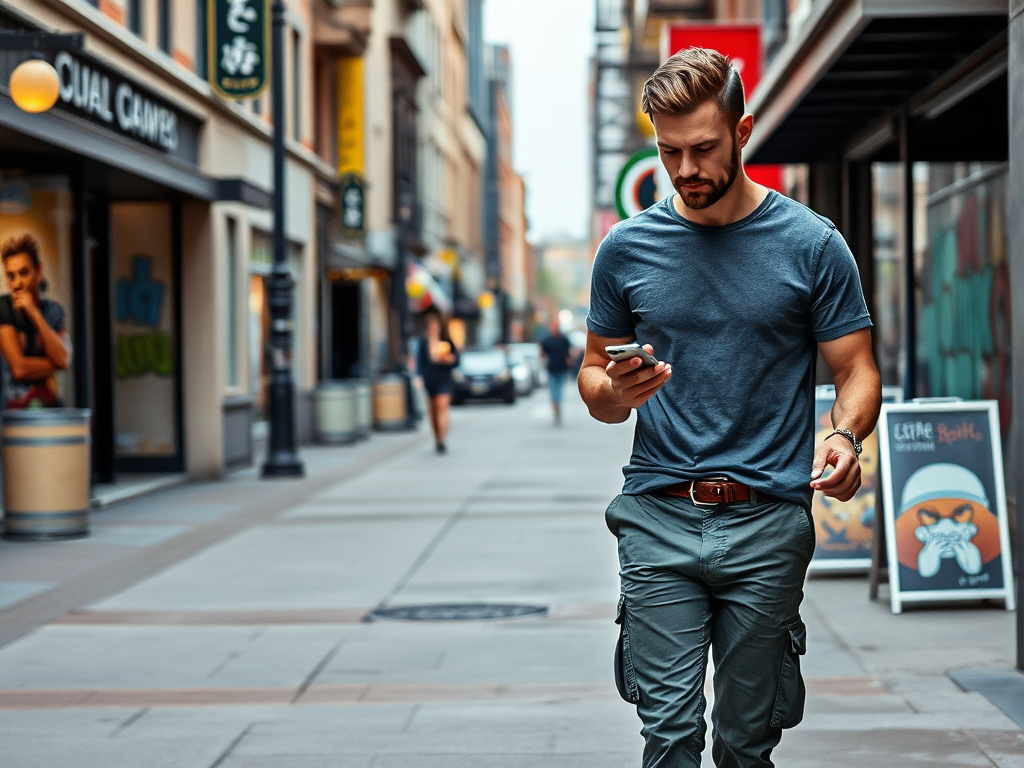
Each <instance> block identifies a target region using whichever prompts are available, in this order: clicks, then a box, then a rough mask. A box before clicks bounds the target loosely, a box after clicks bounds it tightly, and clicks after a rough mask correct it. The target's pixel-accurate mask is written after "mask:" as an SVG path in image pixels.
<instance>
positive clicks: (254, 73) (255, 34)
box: [209, 0, 270, 100]
mask: <svg viewBox="0 0 1024 768" xmlns="http://www.w3.org/2000/svg"><path fill="white" fill-rule="evenodd" d="M209 9H210V10H209V14H210V16H209V30H210V33H209V39H210V50H209V61H210V68H209V72H210V74H209V77H210V85H212V86H213V89H214V90H215V91H217V93H219V94H220V95H221V96H224V97H226V98H229V99H236V100H240V99H254V98H256V97H257V96H259V95H260V94H261V93H262V92H263V89H264V88H266V87H267V84H268V81H269V73H270V68H269V63H270V0H213V2H211V3H210V4H209Z"/></svg>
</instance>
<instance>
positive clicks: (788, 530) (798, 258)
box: [579, 48, 881, 768]
mask: <svg viewBox="0 0 1024 768" xmlns="http://www.w3.org/2000/svg"><path fill="white" fill-rule="evenodd" d="M642 105H643V111H644V112H646V113H647V114H648V115H649V116H650V117H651V120H652V122H653V123H654V128H655V133H656V136H657V141H658V148H659V150H660V153H661V160H662V163H663V165H664V166H665V169H666V171H668V174H669V176H670V177H671V179H672V182H673V186H674V187H675V190H676V194H675V195H672V196H670V197H668V198H666V199H665V200H664V201H662V202H659V203H656V204H655V205H653V206H651V207H650V208H648V209H647V210H646V211H644V212H642V213H640V214H638V215H636V216H634V217H632V218H631V219H629V220H627V221H624V222H622V223H620V224H617V225H616V226H615V227H613V228H612V230H611V232H610V233H609V234H608V236H607V237H606V238H605V240H604V242H603V243H602V244H601V247H600V249H599V250H598V253H597V256H596V259H595V261H594V268H593V278H592V290H591V300H590V315H589V316H588V318H587V326H588V328H589V334H588V339H587V351H586V358H585V360H584V364H583V369H582V371H581V373H580V378H579V384H580V392H581V394H582V395H583V399H584V401H585V402H586V403H587V406H588V407H589V409H590V412H591V414H592V415H593V416H594V417H595V418H597V419H599V420H600V421H604V422H607V423H618V422H622V421H625V420H626V419H627V418H629V415H630V413H631V412H632V411H633V410H634V409H635V410H636V414H637V421H636V436H635V439H634V443H633V454H632V457H631V458H630V461H629V464H628V465H627V466H626V467H625V468H624V470H623V474H624V475H625V485H624V487H623V495H621V496H619V497H618V498H616V499H615V500H614V501H613V502H612V503H611V505H610V506H609V507H608V510H607V512H606V514H605V519H606V521H607V523H608V527H609V528H610V529H611V531H612V532H613V533H615V534H616V536H617V538H618V547H619V561H620V576H621V581H622V589H621V595H620V597H619V609H618V619H617V621H618V622H619V623H620V624H621V627H620V632H621V639H620V644H619V648H618V653H617V657H616V661H617V664H616V668H617V675H616V682H617V684H618V686H619V691H620V693H621V694H622V696H623V698H625V699H626V700H628V701H630V702H633V703H634V704H636V706H637V712H638V714H639V715H640V717H641V719H642V720H643V723H644V728H643V734H644V738H645V740H646V746H645V750H644V759H643V765H644V768H683V767H684V766H691V767H692V768H697V767H698V766H700V764H701V752H702V751H703V749H704V732H705V724H704V708H705V703H706V702H705V699H704V676H705V672H706V668H707V662H708V648H709V646H710V648H711V650H712V651H713V653H714V659H715V680H714V685H715V705H714V710H713V711H712V713H711V722H712V724H713V726H714V734H713V744H712V755H713V757H714V761H715V764H716V765H717V766H720V767H721V768H769V767H770V766H772V765H773V763H772V761H771V752H772V749H773V748H774V747H775V746H776V745H777V744H778V743H779V740H780V738H781V737H782V729H783V728H790V727H793V726H794V725H796V724H797V723H798V722H800V720H801V718H802V717H803V705H804V696H805V692H804V684H803V680H802V679H801V676H800V662H799V658H800V655H801V654H803V653H804V650H805V647H806V645H805V643H806V631H805V629H804V624H803V622H802V620H801V618H800V613H799V609H800V601H801V600H802V598H803V593H802V586H803V582H804V576H805V573H806V570H807V565H808V563H809V562H810V559H811V554H812V553H813V551H814V528H813V524H812V521H811V517H810V507H811V495H812V492H813V491H814V490H820V491H822V492H823V493H824V494H825V495H826V496H831V497H834V498H837V499H839V500H841V501H846V500H848V499H850V498H851V497H852V496H853V494H854V493H855V492H856V490H857V488H858V487H859V486H860V466H859V463H858V455H859V453H860V439H859V438H860V437H863V436H865V435H867V434H868V433H870V432H871V430H872V429H873V428H874V424H875V420H876V418H877V416H878V411H879V406H880V403H881V387H880V383H879V377H878V372H877V370H876V369H875V363H874V359H873V357H872V352H871V333H870V330H869V328H870V326H871V320H870V318H869V317H868V312H867V307H866V305H865V302H864V296H863V293H862V290H861V285H860V278H859V276H858V271H857V264H856V262H855V261H854V258H853V254H852V253H850V249H849V248H848V247H847V245H846V243H845V242H844V241H843V238H842V236H841V235H840V234H839V233H838V232H837V231H836V228H835V227H834V226H833V224H832V223H831V222H830V221H828V220H827V219H825V218H823V217H821V216H818V215H817V214H815V213H813V212H812V211H810V210H808V209H807V208H805V207H804V206H802V205H800V204H798V203H796V202H794V201H792V200H790V199H788V198H786V197H784V196H782V195H780V194H778V193H777V192H773V191H771V190H769V189H766V188H765V187H762V186H760V185H758V184H755V183H754V182H752V181H751V180H750V179H749V178H748V177H747V176H746V173H745V172H744V171H743V167H742V163H741V154H740V152H741V149H742V147H743V146H744V145H745V144H746V143H747V141H748V139H749V138H750V135H751V131H752V128H753V117H752V116H751V115H749V114H744V103H743V85H742V83H741V81H740V76H739V73H738V72H737V70H736V68H735V67H734V66H732V64H731V62H730V61H729V60H728V59H726V58H725V57H724V56H722V55H721V54H719V53H717V52H716V51H711V50H705V49H700V48H691V49H688V50H685V51H681V52H680V53H677V54H675V55H674V56H672V57H671V58H670V59H669V60H668V61H667V62H665V64H664V65H662V66H661V68H659V69H658V71H657V72H655V73H654V75H653V76H652V77H651V78H650V79H649V80H648V81H647V83H646V85H645V86H644V89H643V98H642ZM634 340H637V341H640V342H646V343H644V348H645V349H646V350H647V351H648V352H649V353H652V354H653V353H654V352H655V351H657V352H658V357H660V358H661V359H662V361H663V362H657V364H656V365H642V361H641V359H640V358H639V357H632V358H629V359H625V360H622V361H620V362H611V359H610V357H609V356H608V355H607V354H606V352H605V347H606V346H607V345H612V344H624V343H628V342H631V341H634ZM818 352H820V353H821V356H822V358H823V359H824V361H825V363H826V364H827V365H828V366H829V368H830V369H831V371H832V374H833V376H834V378H835V384H836V403H835V406H834V407H833V409H832V424H833V431H832V433H831V434H830V435H829V436H828V437H827V438H825V440H824V441H823V442H822V443H821V444H820V445H819V446H817V448H814V439H815V436H814V418H813V417H814V413H813V408H814V381H815V377H814V365H815V359H816V355H817V353H818ZM664 361H667V362H664ZM673 365H678V366H679V374H675V375H674V374H673ZM812 454H813V455H812ZM826 465H827V466H831V467H833V468H834V469H833V470H832V472H831V474H830V475H828V476H824V475H823V470H824V469H825V467H826Z"/></svg>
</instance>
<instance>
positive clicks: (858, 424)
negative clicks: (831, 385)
mask: <svg viewBox="0 0 1024 768" xmlns="http://www.w3.org/2000/svg"><path fill="white" fill-rule="evenodd" d="M881 407H882V384H881V380H880V379H879V377H878V372H877V371H876V370H875V369H874V368H873V367H871V368H860V369H858V370H857V371H856V372H855V373H853V374H851V375H850V377H849V378H848V379H847V380H846V381H842V382H840V381H836V402H835V405H833V406H832V425H833V427H835V428H840V427H842V428H844V429H849V430H850V431H851V432H853V434H855V435H856V436H857V438H858V439H859V440H863V439H864V438H865V437H867V436H868V435H869V434H871V432H872V430H874V428H875V422H877V421H878V412H879V410H880V409H881Z"/></svg>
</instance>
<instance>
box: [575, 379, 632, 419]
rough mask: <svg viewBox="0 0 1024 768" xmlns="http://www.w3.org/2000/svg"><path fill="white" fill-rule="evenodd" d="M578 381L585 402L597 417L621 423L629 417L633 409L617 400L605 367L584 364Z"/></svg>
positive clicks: (591, 412) (591, 413) (592, 414)
mask: <svg viewBox="0 0 1024 768" xmlns="http://www.w3.org/2000/svg"><path fill="white" fill-rule="evenodd" d="M577 383H578V386H579V389H580V395H581V396H582V398H583V402H584V403H586V404H587V408H588V409H589V410H590V415H591V416H593V417H594V418H595V419H597V420H598V421H603V422H604V423H605V424H621V423H622V422H624V421H625V420H626V419H628V418H629V414H630V412H631V411H632V409H631V408H628V407H626V406H624V405H619V404H618V403H617V402H616V398H615V394H614V392H613V391H612V380H611V378H610V377H609V376H608V373H607V372H606V371H605V370H604V369H602V368H599V367H597V366H595V365H587V366H584V367H583V369H582V370H581V371H580V375H579V378H578V379H577Z"/></svg>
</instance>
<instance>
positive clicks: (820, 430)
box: [808, 385, 903, 572]
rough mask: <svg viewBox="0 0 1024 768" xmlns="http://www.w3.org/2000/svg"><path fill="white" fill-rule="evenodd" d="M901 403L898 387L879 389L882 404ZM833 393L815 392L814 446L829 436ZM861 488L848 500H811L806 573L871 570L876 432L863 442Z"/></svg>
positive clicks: (825, 389)
mask: <svg viewBox="0 0 1024 768" xmlns="http://www.w3.org/2000/svg"><path fill="white" fill-rule="evenodd" d="M902 400H903V390H902V389H901V388H900V387H888V386H887V387H882V402H885V403H899V402H901V401H902ZM835 401H836V390H835V387H833V386H831V385H823V386H818V387H815V390H814V419H815V422H814V427H815V436H814V444H815V445H816V446H817V445H820V444H821V442H822V441H823V440H824V439H825V438H826V437H828V436H829V435H830V434H832V431H833V430H832V405H833V404H834V403H835ZM861 442H862V445H863V446H864V448H863V450H862V451H861V454H860V467H861V487H860V490H858V491H857V493H856V494H854V497H853V498H852V499H850V500H849V501H839V500H838V499H833V498H829V497H827V496H825V495H824V494H822V493H821V492H819V491H816V492H815V493H814V496H813V497H812V498H811V517H812V518H813V519H814V536H815V545H814V557H813V558H812V559H811V564H810V566H809V567H808V570H809V571H844V572H850V571H864V572H867V570H868V569H869V568H870V567H871V541H872V538H873V525H874V518H875V509H876V498H877V493H878V488H877V482H878V431H877V430H875V431H874V432H872V433H871V434H870V435H868V436H867V437H865V438H864V439H863V440H862V441H861Z"/></svg>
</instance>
